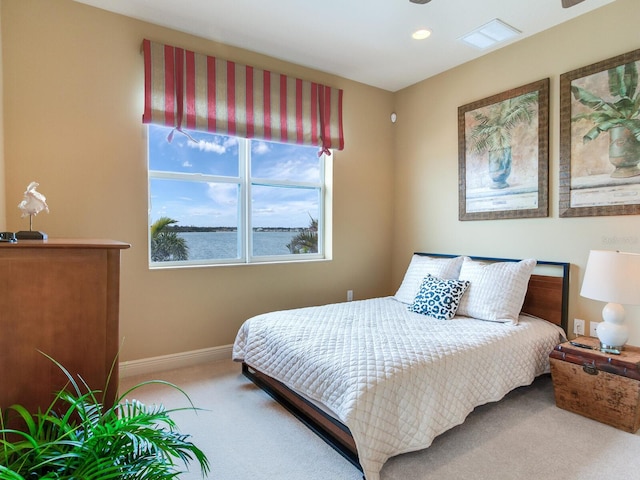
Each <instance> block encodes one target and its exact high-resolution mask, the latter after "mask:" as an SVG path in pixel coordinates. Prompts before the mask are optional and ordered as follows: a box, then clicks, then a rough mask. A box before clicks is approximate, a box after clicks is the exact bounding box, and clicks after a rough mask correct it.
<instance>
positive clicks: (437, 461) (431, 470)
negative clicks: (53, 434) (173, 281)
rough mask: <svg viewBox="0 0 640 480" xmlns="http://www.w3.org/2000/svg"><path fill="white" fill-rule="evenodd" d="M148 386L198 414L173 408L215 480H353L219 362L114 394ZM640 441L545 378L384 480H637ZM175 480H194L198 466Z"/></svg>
mask: <svg viewBox="0 0 640 480" xmlns="http://www.w3.org/2000/svg"><path fill="white" fill-rule="evenodd" d="M150 379H161V380H166V381H169V382H172V383H174V384H176V385H178V386H179V387H180V388H181V389H183V390H184V391H185V392H186V393H187V394H188V395H189V397H190V398H191V401H192V402H193V404H194V405H195V406H196V407H198V408H200V409H202V410H200V411H198V412H193V411H191V410H185V411H176V412H174V413H173V414H172V418H173V419H174V420H175V421H176V423H177V425H178V427H179V429H180V431H181V432H182V433H187V434H189V435H191V437H192V438H191V439H192V441H193V442H194V443H195V444H196V445H197V446H198V447H199V448H201V449H202V450H203V451H204V452H205V454H206V455H207V457H208V458H209V461H210V462H211V473H210V474H209V476H208V477H207V478H211V479H216V480H274V479H278V480H280V479H282V480H289V479H291V480H293V479H295V480H299V479H304V480H361V479H362V474H361V472H360V471H359V470H358V469H356V468H355V467H354V466H353V465H351V464H350V463H349V462H348V461H347V460H345V459H344V458H342V456H340V455H339V454H338V453H337V452H335V451H334V450H333V449H332V448H331V447H329V446H328V445H327V444H326V443H325V442H324V441H322V440H321V439H320V438H319V437H317V436H316V435H315V434H314V433H313V432H311V431H310V430H309V429H308V428H307V427H305V426H304V425H303V424H301V423H300V422H299V421H298V420H297V419H296V418H295V417H293V416H292V415H291V414H290V413H289V412H288V411H286V410H285V409H284V408H282V407H281V406H280V405H278V404H277V403H275V402H274V401H273V400H272V399H271V397H269V396H268V395H267V394H266V393H264V392H263V391H262V390H260V389H259V388H257V387H256V386H255V385H254V384H253V383H251V382H250V381H249V380H247V379H246V378H245V377H244V376H242V374H241V372H240V364H237V363H234V362H232V361H231V360H228V361H227V360H221V361H215V362H210V363H206V364H200V365H197V366H191V367H184V368H179V369H175V370H170V371H166V372H159V373H156V374H154V375H145V376H137V377H129V378H125V379H123V380H122V381H121V385H120V392H121V393H123V392H124V391H126V390H127V389H128V388H130V387H131V386H132V385H134V384H136V383H139V382H142V381H145V380H150ZM129 398H136V399H138V400H140V401H142V402H144V403H147V404H160V403H161V404H163V405H164V406H165V407H167V408H181V407H188V406H189V402H188V400H187V399H186V398H185V397H184V396H183V395H182V394H181V393H179V392H177V391H175V390H172V389H170V388H168V387H163V386H157V385H152V386H146V387H143V388H141V389H139V390H136V391H135V392H134V393H132V394H131V395H129ZM639 454H640V434H635V435H634V434H629V433H626V432H623V431H621V430H618V429H615V428H613V427H610V426H607V425H603V424H601V423H599V422H595V421H593V420H589V419H587V418H584V417H582V416H580V415H576V414H573V413H571V412H567V411H565V410H561V409H559V408H557V407H556V406H555V402H554V397H553V386H552V383H551V378H550V376H548V375H544V376H542V377H539V378H538V379H536V381H535V382H534V383H533V384H532V385H530V386H527V387H521V388H519V389H516V390H514V391H513V392H511V393H510V394H508V395H507V396H506V397H505V398H503V399H502V400H501V401H499V402H496V403H491V404H487V405H483V406H480V407H478V408H476V409H475V410H474V411H473V412H472V413H471V414H470V415H469V416H468V417H467V419H466V421H465V422H464V423H463V424H462V425H459V426H457V427H455V428H453V429H451V430H449V431H448V432H445V433H444V434H442V435H440V436H439V437H437V438H436V439H435V440H434V442H433V444H432V445H431V447H429V448H428V449H425V450H421V451H418V452H411V453H406V454H403V455H399V456H396V457H393V458H391V459H389V461H388V462H387V463H386V464H385V466H384V468H383V469H382V472H381V479H382V480H435V479H438V480H442V479H454V480H456V479H473V480H502V479H504V480H519V479H540V480H546V479H549V480H551V479H553V480H557V479H563V480H591V479H593V480H596V479H597V480H603V479H605V480H606V479H608V478H625V479H632V478H640V473H639V472H640V455H639ZM191 467H192V471H190V472H185V473H184V474H182V475H181V476H180V479H181V480H196V479H199V478H202V476H201V474H200V472H199V470H197V465H196V464H192V465H191Z"/></svg>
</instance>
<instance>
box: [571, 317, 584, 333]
mask: <svg viewBox="0 0 640 480" xmlns="http://www.w3.org/2000/svg"><path fill="white" fill-rule="evenodd" d="M573 333H575V334H576V335H584V320H582V319H581V318H574V319H573Z"/></svg>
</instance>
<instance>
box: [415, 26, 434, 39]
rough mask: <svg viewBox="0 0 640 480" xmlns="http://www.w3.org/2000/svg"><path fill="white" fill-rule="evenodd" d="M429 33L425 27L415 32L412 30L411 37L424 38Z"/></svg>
mask: <svg viewBox="0 0 640 480" xmlns="http://www.w3.org/2000/svg"><path fill="white" fill-rule="evenodd" d="M429 35H431V31H430V30H427V29H426V28H421V29H420V30H416V31H415V32H413V33H412V34H411V38H414V39H415V40H424V39H425V38H427V37H428V36H429Z"/></svg>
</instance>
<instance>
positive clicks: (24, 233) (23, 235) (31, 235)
mask: <svg viewBox="0 0 640 480" xmlns="http://www.w3.org/2000/svg"><path fill="white" fill-rule="evenodd" d="M16 238H17V239H18V240H46V239H47V238H48V236H47V234H46V233H44V232H38V231H33V230H21V231H19V232H16Z"/></svg>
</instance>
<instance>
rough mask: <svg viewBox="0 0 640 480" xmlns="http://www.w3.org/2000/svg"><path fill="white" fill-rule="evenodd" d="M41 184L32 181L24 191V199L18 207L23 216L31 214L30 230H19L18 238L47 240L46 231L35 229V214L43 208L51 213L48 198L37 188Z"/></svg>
mask: <svg viewBox="0 0 640 480" xmlns="http://www.w3.org/2000/svg"><path fill="white" fill-rule="evenodd" d="M39 185H40V184H39V183H38V182H31V183H30V184H29V186H28V187H27V190H26V191H25V192H24V199H23V200H22V201H21V202H20V203H19V204H18V208H19V209H20V210H21V211H22V218H24V217H26V216H27V215H28V216H29V231H20V232H17V233H16V237H17V238H18V239H26V240H46V238H47V234H46V233H42V232H34V231H33V216H34V215H37V214H38V213H40V212H42V211H43V210H44V211H45V212H47V213H49V206H48V205H47V199H46V198H45V196H44V195H43V194H41V193H40V192H38V191H37V190H36V188H38V186H39Z"/></svg>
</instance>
